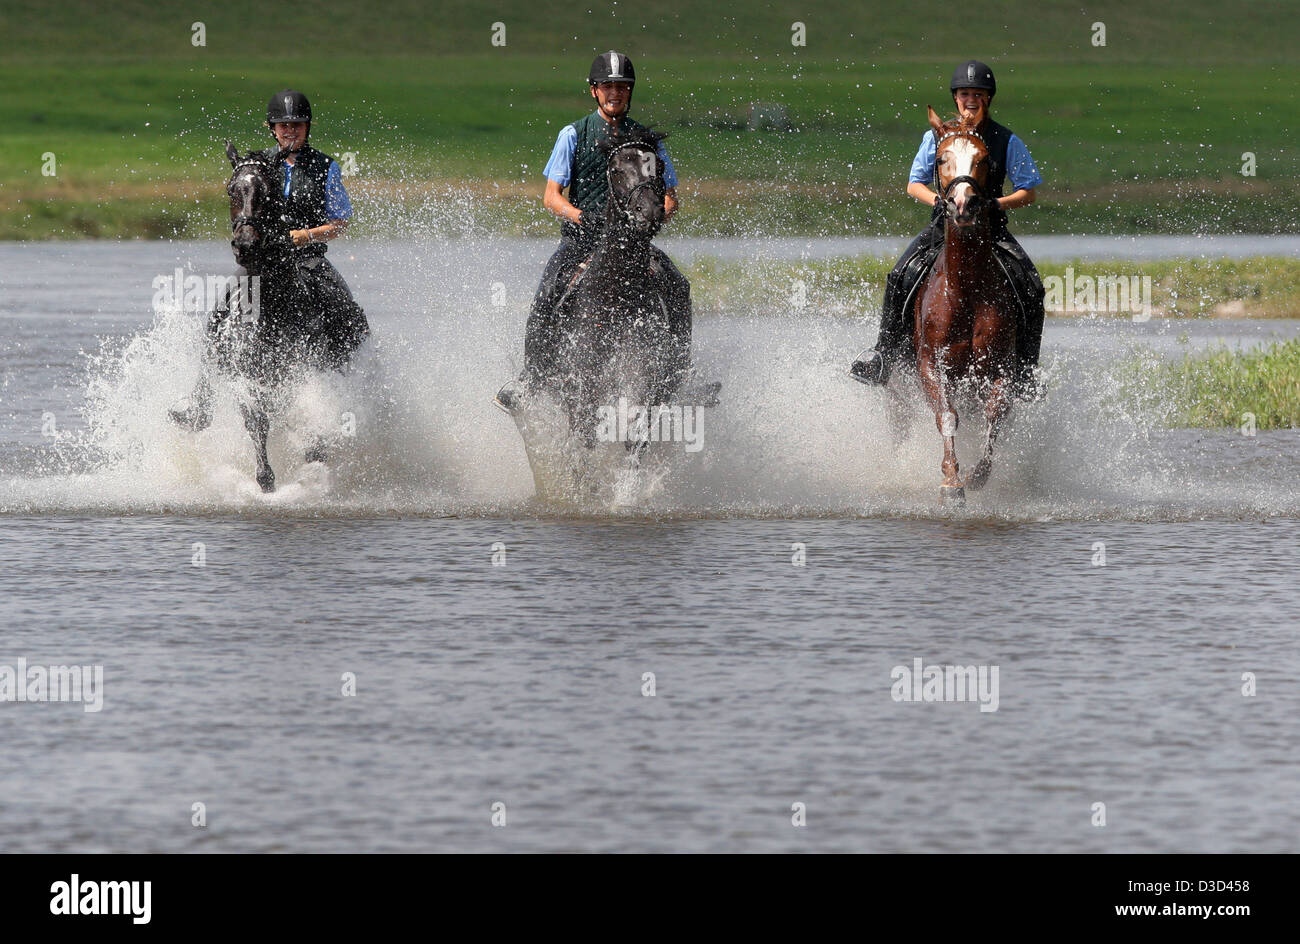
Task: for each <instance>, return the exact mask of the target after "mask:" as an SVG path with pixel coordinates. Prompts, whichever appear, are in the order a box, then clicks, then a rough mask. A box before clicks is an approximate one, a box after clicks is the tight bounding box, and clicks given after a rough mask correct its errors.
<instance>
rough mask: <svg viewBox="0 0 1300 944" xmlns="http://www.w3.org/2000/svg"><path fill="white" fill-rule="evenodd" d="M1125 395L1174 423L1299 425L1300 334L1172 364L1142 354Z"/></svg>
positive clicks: (1127, 377) (1129, 371) (1130, 371)
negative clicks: (1260, 346) (1259, 346)
mask: <svg viewBox="0 0 1300 944" xmlns="http://www.w3.org/2000/svg"><path fill="white" fill-rule="evenodd" d="M1123 386H1124V388H1125V390H1124V395H1125V396H1127V397H1130V398H1132V400H1134V401H1137V402H1141V403H1144V404H1145V405H1146V406H1148V407H1149V408H1150V409H1152V410H1154V411H1155V413H1156V415H1158V416H1159V417H1160V418H1161V420H1162V421H1163V422H1164V423H1165V424H1166V425H1169V426H1193V427H1205V428H1215V427H1236V428H1239V429H1241V430H1242V432H1243V433H1246V434H1250V432H1252V431H1253V430H1268V429H1300V338H1295V339H1292V340H1290V341H1284V342H1280V343H1277V344H1273V345H1271V346H1269V347H1266V348H1263V349H1260V350H1257V351H1248V352H1244V353H1243V352H1240V351H1232V350H1227V349H1220V350H1215V351H1211V352H1209V353H1206V354H1195V355H1189V356H1188V357H1186V358H1185V359H1183V360H1181V361H1178V362H1174V363H1169V362H1166V361H1162V360H1160V359H1159V358H1156V357H1145V358H1140V359H1139V360H1138V361H1136V362H1134V363H1133V364H1132V365H1130V366H1129V368H1128V369H1127V370H1126V372H1125V375H1124V380H1123Z"/></svg>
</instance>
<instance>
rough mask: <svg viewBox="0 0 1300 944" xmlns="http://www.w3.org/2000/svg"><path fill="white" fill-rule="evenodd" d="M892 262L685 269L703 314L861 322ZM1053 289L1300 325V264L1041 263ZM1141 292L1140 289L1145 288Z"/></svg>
mask: <svg viewBox="0 0 1300 944" xmlns="http://www.w3.org/2000/svg"><path fill="white" fill-rule="evenodd" d="M894 261H895V260H893V259H881V258H877V257H874V256H861V257H854V258H841V259H829V260H823V261H817V262H789V261H784V260H780V261H774V260H763V259H755V260H747V261H745V262H743V263H742V262H727V261H722V260H718V259H708V258H705V259H697V260H696V261H695V262H694V263H693V264H692V265H691V266H689V267H688V268H687V269H686V274H687V276H688V277H689V278H690V279H691V285H692V291H693V293H694V297H695V300H696V306H697V309H698V310H700V311H702V312H709V311H723V310H731V311H734V310H745V309H755V310H769V311H770V310H773V309H778V310H790V311H797V310H798V299H804V300H806V305H807V306H808V307H809V308H811V309H812V310H815V311H820V312H829V313H834V314H842V315H845V316H848V317H857V316H861V315H863V314H868V313H870V314H873V315H874V314H875V313H876V312H877V311H878V310H879V308H880V303H881V299H882V297H883V295H884V287H885V276H886V275H887V274H888V273H889V270H890V269H891V268H892V267H893V265H894ZM1038 270H1039V273H1040V274H1041V275H1042V277H1043V280H1044V282H1045V283H1047V284H1051V283H1050V281H1049V280H1051V279H1053V278H1055V279H1059V280H1061V281H1062V283H1064V281H1065V279H1066V278H1067V275H1068V276H1069V277H1070V278H1073V279H1074V280H1075V281H1076V282H1077V281H1078V280H1079V279H1080V278H1082V277H1084V276H1087V277H1090V278H1093V279H1096V278H1098V277H1102V276H1105V277H1114V276H1118V277H1120V278H1125V279H1132V278H1134V277H1137V278H1139V279H1141V278H1144V277H1149V278H1150V279H1151V282H1150V286H1151V302H1152V304H1151V317H1153V318H1184V317H1222V318H1300V259H1291V258H1268V257H1257V258H1250V259H1216V260H1205V259H1168V260H1160V261H1142V262H1133V261H1110V262H1084V261H1075V262H1068V263H1040V264H1039V265H1038ZM1140 284H1141V283H1140ZM1048 313H1049V315H1069V316H1076V317H1089V316H1091V315H1100V316H1103V317H1110V316H1115V315H1118V316H1121V317H1126V316H1128V314H1127V313H1126V312H1118V313H1116V312H1106V311H1104V310H1094V311H1086V310H1075V311H1069V312H1054V311H1050V310H1049V312H1048Z"/></svg>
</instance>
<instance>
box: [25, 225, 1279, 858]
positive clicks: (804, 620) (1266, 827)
mask: <svg viewBox="0 0 1300 944" xmlns="http://www.w3.org/2000/svg"><path fill="white" fill-rule="evenodd" d="M549 248H550V247H549V245H548V244H537V243H525V242H509V243H505V242H503V243H482V244H471V243H464V244H457V243H453V244H450V245H447V246H443V245H437V244H364V243H356V244H353V245H351V246H348V245H347V244H343V245H336V246H335V247H334V248H333V249H332V250H331V257H332V258H333V259H334V261H335V263H336V264H337V265H338V267H339V268H340V269H341V271H343V273H344V274H345V276H346V277H347V278H348V279H349V281H350V282H351V284H352V286H353V288H354V291H355V292H356V294H357V296H358V299H359V300H360V301H361V302H362V303H363V304H364V305H365V307H366V309H367V312H368V313H369V315H370V316H371V319H372V324H373V326H374V334H375V343H374V345H373V351H372V352H370V354H369V356H367V357H366V358H364V359H363V362H362V363H361V364H360V365H359V366H358V369H357V370H356V371H355V372H354V374H353V375H352V376H351V377H349V378H347V379H346V380H343V381H337V382H336V381H333V380H330V381H324V382H319V383H314V384H312V385H311V386H309V387H308V388H307V389H305V390H304V391H303V392H302V393H301V395H300V396H299V397H298V399H297V402H295V403H294V404H293V405H292V407H291V410H290V422H289V423H287V424H284V423H282V424H281V425H280V426H279V427H278V428H277V430H276V432H275V433H274V434H273V445H272V452H273V459H274V460H275V462H276V464H277V471H279V472H280V476H281V482H282V485H283V487H282V489H281V490H280V492H278V493H277V494H276V495H274V496H270V497H266V496H262V495H261V494H260V493H259V492H258V491H257V489H256V487H255V486H253V485H252V484H251V481H250V475H251V470H252V463H251V454H250V452H249V447H248V443H247V438H246V434H245V433H244V431H243V429H242V425H241V423H240V421H239V419H238V414H237V412H236V411H235V410H234V408H233V406H230V405H229V404H225V405H224V406H222V408H221V409H220V410H219V411H218V415H217V419H216V422H215V423H214V426H213V428H212V429H210V430H209V431H207V432H205V433H203V434H201V435H198V436H195V435H192V434H191V435H184V434H180V433H178V432H176V431H175V430H173V429H171V428H170V427H169V426H168V424H167V423H166V421H165V420H164V418H163V414H164V412H165V409H166V407H167V406H169V405H170V404H171V403H172V402H173V401H174V400H176V399H177V398H178V397H179V396H181V395H182V394H183V393H184V392H185V391H186V389H187V388H188V385H189V384H190V383H191V382H192V380H193V377H194V375H195V371H196V370H197V367H198V348H197V344H196V343H195V342H196V339H197V322H196V321H195V319H194V318H192V317H190V316H185V315H182V314H180V313H174V312H173V313H168V312H163V313H161V314H159V315H158V316H156V317H155V315H154V313H153V312H152V311H151V309H150V300H151V297H152V295H153V290H152V289H151V287H150V283H151V280H152V279H153V278H154V276H156V275H160V274H167V273H170V272H171V271H172V269H173V268H174V266H176V265H187V264H192V265H193V267H194V271H197V272H222V271H225V270H226V268H227V265H228V264H227V262H226V259H227V253H226V252H225V250H224V248H223V247H222V246H219V245H218V246H210V245H186V244H178V245H155V244H144V243H139V244H117V245H98V244H96V245H75V244H68V245H56V246H31V245H22V246H13V245H11V246H0V286H3V293H2V295H0V325H2V326H3V332H0V588H2V589H3V594H2V595H0V627H3V628H2V629H0V666H4V665H11V666H12V665H15V664H16V662H17V660H18V659H20V658H23V659H26V660H27V662H28V664H33V665H34V664H46V665H49V664H97V665H102V666H103V667H104V668H103V671H104V706H103V710H102V711H100V712H97V713H88V712H85V711H83V710H82V708H81V707H80V706H77V705H72V704H3V705H0V731H2V732H3V739H4V741H3V742H4V744H5V745H6V747H7V748H8V750H6V752H5V756H4V759H3V760H2V761H0V831H2V832H3V833H4V834H5V835H6V836H7V837H9V840H8V842H7V846H8V847H9V848H11V849H24V848H26V849H31V850H36V849H42V850H46V849H73V850H106V851H107V850H113V851H163V850H166V851H202V850H212V851H239V850H301V851H351V850H357V849H393V850H396V849H409V850H418V849H429V850H498V849H501V850H504V849H527V850H723V849H733V850H753V851H759V850H772V851H777V850H862V851H884V850H889V851H895V850H898V851H904V850H906V851H925V850H961V851H976V850H1008V851H1063V850H1080V851H1221V850H1229V849H1232V850H1242V851H1261V850H1271V851H1294V849H1295V847H1296V840H1297V836H1298V835H1300V805H1297V802H1296V801H1297V799H1298V798H1297V796H1296V794H1297V790H1298V788H1297V787H1296V784H1298V783H1300V769H1298V768H1300V761H1298V760H1297V758H1298V757H1300V750H1298V748H1300V736H1298V732H1297V722H1296V720H1295V719H1296V718H1298V717H1300V689H1298V688H1297V686H1296V685H1295V683H1294V680H1295V679H1296V678H1297V677H1300V654H1297V647H1296V645H1295V643H1296V617H1295V612H1296V604H1297V600H1298V597H1300V594H1297V592H1296V590H1295V576H1294V575H1295V574H1296V572H1297V567H1298V565H1300V527H1298V524H1300V486H1298V485H1297V481H1298V478H1297V472H1298V471H1300V440H1298V435H1300V434H1297V433H1296V432H1295V431H1288V432H1274V433H1260V434H1258V435H1257V436H1255V437H1253V438H1250V437H1245V436H1241V435H1239V434H1237V433H1235V432H1224V433H1220V432H1205V431H1176V432H1169V431H1163V430H1160V429H1159V428H1158V427H1156V426H1155V425H1154V424H1153V423H1152V422H1151V420H1150V418H1148V417H1145V416H1143V415H1141V414H1139V413H1137V412H1135V411H1134V410H1133V409H1132V408H1130V407H1129V406H1127V405H1124V404H1117V403H1115V402H1113V401H1114V398H1113V397H1109V398H1108V396H1107V390H1109V389H1112V387H1113V385H1111V384H1110V378H1111V376H1112V372H1113V370H1114V366H1115V364H1116V363H1118V362H1119V361H1120V360H1122V359H1123V358H1124V357H1126V356H1127V355H1128V354H1129V352H1131V351H1132V350H1134V349H1136V348H1138V347H1142V348H1147V349H1152V350H1155V351H1158V352H1161V353H1165V354H1176V353H1178V352H1180V351H1182V350H1185V349H1186V348H1188V347H1205V346H1211V345H1214V344H1219V343H1222V344H1229V345H1253V344H1258V343H1262V342H1266V341H1268V340H1270V339H1274V338H1279V337H1292V336H1295V335H1296V334H1297V333H1300V325H1297V323H1295V322H1268V323H1251V322H1208V321H1207V322H1177V323H1171V322H1161V321H1154V322H1151V323H1147V324H1137V325H1135V324H1131V323H1127V322H1121V321H1088V320H1082V319H1079V320H1072V321H1056V322H1053V323H1051V324H1049V327H1048V332H1047V337H1046V341H1045V344H1044V348H1045V351H1046V352H1047V355H1046V360H1047V361H1048V363H1049V367H1050V375H1051V377H1052V388H1051V393H1050V395H1049V397H1048V398H1047V400H1046V401H1045V402H1044V403H1041V404H1038V405H1035V406H1032V407H1026V408H1023V409H1021V410H1019V411H1018V415H1017V416H1016V417H1015V419H1014V421H1013V424H1012V426H1011V428H1010V429H1009V431H1008V433H1007V435H1006V439H1005V442H1004V444H1003V447H1002V449H1001V452H1000V454H999V462H998V465H997V466H996V468H995V472H994V477H993V481H992V483H991V484H990V486H989V488H988V489H987V490H986V491H985V492H983V493H979V494H978V495H975V494H972V495H971V496H970V501H969V502H968V504H967V506H966V507H965V508H964V509H962V510H960V511H945V510H944V509H941V508H940V507H939V506H938V503H937V501H936V495H935V491H936V489H935V486H936V485H937V482H938V478H939V476H938V458H939V452H938V443H937V437H936V436H935V435H934V433H933V424H932V420H931V419H927V418H926V417H924V416H922V415H920V414H919V413H918V415H917V419H916V423H915V428H914V431H913V435H912V436H911V438H910V439H909V440H908V442H907V443H905V444H904V445H903V447H902V448H901V449H900V450H899V451H898V452H897V453H896V452H895V450H894V448H893V446H892V444H891V442H890V440H889V438H888V436H887V435H885V434H884V432H883V430H884V422H883V420H884V415H885V414H884V404H883V400H882V399H881V398H880V397H879V395H878V394H877V393H876V392H874V391H869V390H866V389H864V388H862V387H860V386H859V385H857V384H854V383H852V382H851V381H849V380H848V379H847V378H846V377H845V376H844V374H843V371H844V368H845V366H846V364H847V360H848V359H849V358H851V356H852V355H853V354H854V353H856V351H857V350H859V349H861V348H862V347H864V346H866V345H867V344H868V343H869V342H870V341H871V340H873V338H874V333H875V332H874V322H873V320H872V319H871V318H870V317H868V316H866V315H864V316H862V317H860V318H856V319H855V318H852V317H832V316H830V315H828V314H825V313H818V312H814V313H805V314H803V315H800V316H798V317H796V316H794V315H792V314H790V313H787V312H783V311H781V310H780V306H779V305H773V306H772V308H771V309H764V310H755V311H737V312H729V313H727V314H726V315H723V316H715V317H708V318H701V319H700V320H699V322H698V323H697V329H696V350H697V361H698V363H699V364H700V367H701V371H702V372H703V373H705V374H707V375H708V376H709V377H712V378H716V379H720V380H722V382H723V384H724V387H723V402H722V404H721V405H720V406H719V407H717V408H716V409H714V410H712V411H709V412H708V413H707V414H706V419H705V426H704V448H703V449H702V450H701V451H700V452H699V453H696V454H693V455H690V456H683V457H681V461H679V463H678V466H677V468H676V471H675V472H674V474H673V475H672V476H671V477H670V478H669V479H668V480H667V481H666V483H665V485H664V487H663V488H662V489H661V490H660V491H659V492H657V493H656V494H654V495H653V496H652V497H651V498H649V500H648V501H646V502H645V503H644V504H642V505H640V506H638V507H635V508H632V509H610V508H604V507H591V506H583V507H578V508H573V507H567V506H566V507H553V506H548V505H544V504H539V503H538V502H536V501H534V500H533V498H532V480H531V477H530V474H529V470H528V465H527V462H526V460H525V458H524V455H523V451H522V449H521V448H520V444H519V440H518V435H517V434H516V431H515V429H514V426H513V424H512V423H511V422H510V421H509V419H508V418H507V417H505V416H503V415H501V414H500V413H498V412H497V411H495V410H494V409H492V408H491V406H490V405H489V398H490V397H491V394H492V393H493V392H494V391H495V389H496V387H497V386H499V384H500V383H501V382H502V381H503V380H504V379H505V378H506V377H508V376H509V375H510V374H511V373H512V371H514V370H515V369H517V366H518V360H519V357H520V354H521V337H522V323H523V318H524V313H525V310H526V306H527V303H528V301H529V298H530V296H531V291H532V288H533V287H534V284H535V278H536V275H537V272H538V271H540V265H541V262H542V261H543V260H544V258H545V255H546V253H547V252H548V251H549ZM696 248H700V247H692V246H686V245H684V246H682V247H681V248H680V250H679V252H680V254H683V255H685V254H689V252H691V251H694V250H695V249H696ZM704 248H709V247H704ZM733 248H734V247H733ZM340 249H342V250H343V251H339V250H340ZM755 251H756V252H757V253H761V252H762V251H763V247H762V246H758V247H755ZM773 254H775V255H780V254H781V252H776V251H774V252H773ZM498 283H499V284H498ZM494 300H495V301H501V300H504V301H505V304H504V305H497V304H493V302H494ZM344 413H348V414H351V415H352V417H353V418H354V420H355V436H343V435H337V436H335V447H336V448H335V453H334V455H335V458H334V459H333V461H332V462H331V468H330V471H329V473H328V474H327V475H320V474H313V473H312V472H311V471H310V470H305V469H304V468H303V467H302V464H301V462H300V461H299V456H300V455H301V449H302V445H303V443H304V442H305V441H306V438H307V436H308V434H309V432H311V431H313V430H315V431H322V430H324V431H330V430H337V428H338V418H339V417H340V416H341V415H342V414H344ZM51 423H52V425H51ZM969 425H971V426H972V427H973V426H974V424H973V423H971V424H969ZM43 433H44V435H43ZM51 433H52V434H53V435H50V434H51ZM963 449H964V450H965V452H964V454H965V455H967V456H970V455H971V449H972V443H970V442H965V443H963ZM494 558H495V563H496V565H497V566H494ZM1103 559H1104V566H1099V563H1100V561H1101V560H1103ZM795 561H801V562H802V566H796V564H795ZM196 562H197V563H201V564H202V565H203V566H195V564H196ZM916 658H920V659H922V660H923V662H924V663H925V664H927V665H942V664H960V665H984V666H998V667H999V680H1000V689H999V704H998V710H997V711H995V712H981V711H980V710H979V707H978V705H977V704H975V703H972V702H964V703H924V702H923V703H910V702H898V701H895V700H894V699H893V698H892V697H891V683H892V679H891V672H892V670H893V669H894V667H895V666H909V667H910V666H911V665H912V663H913V660H914V659H916ZM349 672H350V673H354V674H355V677H356V695H355V696H354V697H345V696H343V695H342V693H341V688H342V685H343V676H344V673H349ZM647 673H653V676H654V685H655V694H654V695H653V697H649V696H647V695H645V694H643V690H644V689H645V688H646V686H647V685H648V682H647V681H646V674H647ZM1243 673H1254V674H1255V680H1256V685H1257V692H1258V694H1256V695H1254V696H1250V697H1247V696H1243V694H1242V687H1243V684H1246V683H1244V682H1243V678H1242V676H1243ZM498 801H499V802H502V803H504V804H505V805H506V807H505V808H506V811H507V814H506V815H507V825H506V826H505V827H504V828H494V827H493V826H492V823H491V816H492V812H491V807H492V804H493V803H495V802H498ZM195 802H202V803H204V804H206V808H207V815H208V826H207V827H206V828H194V827H192V826H191V825H190V819H191V816H192V812H191V809H192V805H193V804H194V803H195ZM1098 802H1102V803H1105V804H1106V816H1107V823H1106V825H1105V826H1104V827H1098V826H1094V825H1093V823H1092V821H1093V818H1094V813H1093V805H1094V804H1095V803H1098ZM795 803H803V804H805V806H806V811H807V812H806V816H807V825H806V826H805V827H802V828H797V827H794V826H792V825H791V816H792V812H791V807H792V804H795ZM33 824H38V825H36V826H33ZM19 826H21V827H22V828H21V829H19V828H18V827H19Z"/></svg>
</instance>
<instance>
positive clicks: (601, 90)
mask: <svg viewBox="0 0 1300 944" xmlns="http://www.w3.org/2000/svg"><path fill="white" fill-rule="evenodd" d="M591 94H592V97H593V98H595V99H596V102H597V103H598V104H599V105H600V112H601V114H603V115H604V116H605V117H606V118H621V117H623V115H625V114H627V106H628V103H630V102H631V101H632V85H631V84H630V83H628V82H602V83H600V85H593V86H591Z"/></svg>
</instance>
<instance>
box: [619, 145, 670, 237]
mask: <svg viewBox="0 0 1300 944" xmlns="http://www.w3.org/2000/svg"><path fill="white" fill-rule="evenodd" d="M629 149H636V150H638V151H642V152H643V153H647V154H653V155H654V156H655V175H654V176H653V177H650V178H648V179H646V180H643V181H641V182H640V183H639V184H635V185H633V187H632V188H631V189H630V190H628V192H627V193H626V194H625V195H624V196H623V198H622V199H621V200H620V199H619V197H618V190H617V189H616V188H615V187H614V155H615V154H617V153H618V152H619V151H624V150H629ZM661 164H662V159H661V158H660V157H659V152H658V151H657V150H655V149H654V148H653V147H651V146H650V145H649V144H648V143H647V142H645V141H628V142H627V143H625V144H620V145H618V146H617V147H615V148H612V149H611V150H610V152H609V157H607V158H606V159H605V183H606V185H607V186H608V187H609V194H610V197H612V198H613V199H614V201H615V205H616V206H617V207H618V209H619V211H620V212H621V213H622V214H623V216H624V217H626V218H627V220H628V222H635V219H634V217H633V215H632V211H631V209H630V207H631V204H632V200H633V198H634V197H635V196H636V195H637V192H638V191H640V190H641V189H643V188H645V187H650V188H652V189H653V190H654V193H655V196H657V197H659V198H660V200H662V199H663V194H664V174H663V169H662V167H661Z"/></svg>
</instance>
